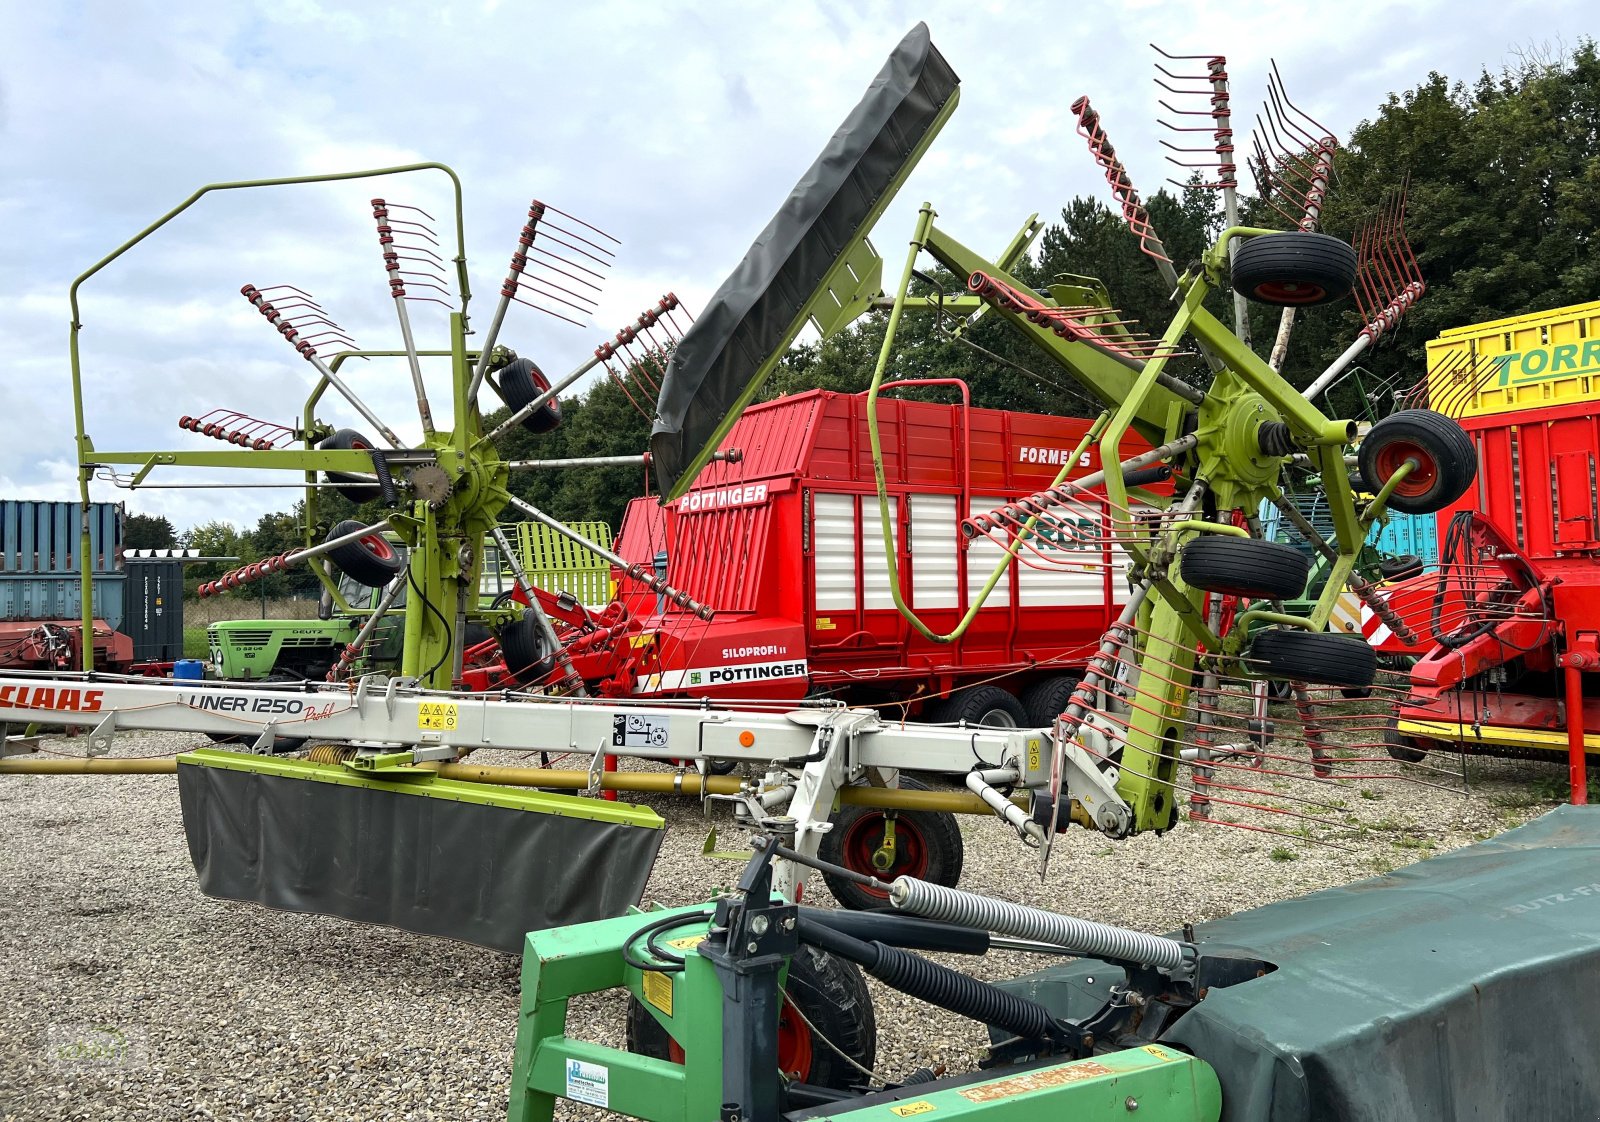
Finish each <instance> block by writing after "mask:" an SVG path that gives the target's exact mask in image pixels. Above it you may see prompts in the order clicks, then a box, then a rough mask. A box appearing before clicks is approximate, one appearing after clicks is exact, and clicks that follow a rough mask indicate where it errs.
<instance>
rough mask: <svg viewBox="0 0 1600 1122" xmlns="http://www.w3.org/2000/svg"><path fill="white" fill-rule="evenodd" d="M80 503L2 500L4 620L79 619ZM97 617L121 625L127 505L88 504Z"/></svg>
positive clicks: (0, 605) (0, 616)
mask: <svg viewBox="0 0 1600 1122" xmlns="http://www.w3.org/2000/svg"><path fill="white" fill-rule="evenodd" d="M79 515H80V507H79V506H78V504H77V503H60V502H43V501H28V500H17V499H5V500H0V620H47V619H61V620H76V619H78V618H80V617H81V616H82V614H83V612H82V604H83V597H82V586H81V585H80V583H79V577H78V573H79V569H78V565H79V555H78V553H79V551H78V546H79V544H80V533H81V527H82V523H81V521H80V518H79ZM89 544H90V560H91V565H92V568H93V588H94V592H93V599H92V606H93V611H94V617H95V618H96V619H103V620H105V621H106V622H107V623H108V624H110V625H111V626H112V627H113V628H118V629H120V628H121V627H122V620H123V614H124V599H125V588H124V585H125V583H126V577H125V576H124V574H123V571H122V505H121V504H120V503H91V504H90V506H89Z"/></svg>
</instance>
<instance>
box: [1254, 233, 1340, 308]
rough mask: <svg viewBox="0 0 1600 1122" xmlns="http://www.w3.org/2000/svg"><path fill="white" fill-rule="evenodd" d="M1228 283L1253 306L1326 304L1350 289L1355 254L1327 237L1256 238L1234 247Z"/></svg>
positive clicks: (1293, 235)
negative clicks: (1254, 302)
mask: <svg viewBox="0 0 1600 1122" xmlns="http://www.w3.org/2000/svg"><path fill="white" fill-rule="evenodd" d="M1231 279H1232V283H1233V290H1234V291H1235V292H1237V293H1238V294H1239V295H1241V296H1243V297H1245V298H1246V299H1247V300H1254V301H1256V303H1258V304H1268V305H1271V306H1272V307H1275V308H1310V307H1315V306H1316V305H1318V304H1331V303H1332V302H1333V301H1335V300H1341V299H1343V298H1344V297H1346V296H1348V295H1349V294H1350V290H1351V289H1352V288H1354V287H1355V283H1356V251H1355V250H1354V249H1351V248H1350V244H1349V243H1348V242H1344V241H1340V240H1339V239H1338V238H1335V237H1330V236H1329V235H1327V234H1308V233H1305V232H1304V231H1292V232H1290V233H1285V234H1260V235H1257V236H1256V237H1253V238H1250V239H1248V240H1246V241H1244V242H1241V243H1239V248H1238V251H1237V252H1236V253H1235V254H1234V256H1233V272H1232V278H1231Z"/></svg>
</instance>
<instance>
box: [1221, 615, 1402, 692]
mask: <svg viewBox="0 0 1600 1122" xmlns="http://www.w3.org/2000/svg"><path fill="white" fill-rule="evenodd" d="M1249 657H1250V658H1252V659H1255V660H1256V661H1257V662H1260V663H1261V664H1262V665H1261V666H1260V667H1259V668H1258V669H1260V670H1261V671H1262V672H1263V673H1267V674H1271V675H1273V676H1274V677H1278V678H1287V679H1289V680H1290V681H1291V682H1313V683H1315V684H1317V685H1321V686H1353V687H1357V688H1360V687H1363V686H1370V685H1372V683H1373V681H1374V680H1376V678H1377V676H1378V653H1377V652H1376V651H1374V650H1373V649H1372V648H1371V647H1369V646H1368V645H1367V643H1366V641H1365V640H1364V639H1353V638H1351V637H1350V636H1348V635H1335V634H1334V633H1332V632H1331V631H1301V630H1300V629H1299V628H1295V627H1272V628H1268V629H1267V630H1265V631H1261V632H1258V633H1257V634H1256V636H1255V638H1253V639H1252V640H1251V641H1250V651H1249Z"/></svg>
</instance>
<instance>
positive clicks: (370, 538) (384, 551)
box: [361, 534, 394, 561]
mask: <svg viewBox="0 0 1600 1122" xmlns="http://www.w3.org/2000/svg"><path fill="white" fill-rule="evenodd" d="M361 545H362V548H364V549H365V550H366V551H367V552H368V553H370V554H372V556H374V557H376V558H377V559H378V560H379V561H388V560H390V559H391V558H392V557H394V550H392V549H390V548H389V543H388V542H386V541H384V540H383V538H381V537H380V536H378V535H377V534H368V535H367V536H366V537H364V538H362V539H361Z"/></svg>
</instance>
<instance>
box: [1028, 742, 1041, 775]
mask: <svg viewBox="0 0 1600 1122" xmlns="http://www.w3.org/2000/svg"><path fill="white" fill-rule="evenodd" d="M1043 766H1044V765H1043V763H1042V762H1041V756H1040V752H1039V738H1038V737H1034V738H1032V739H1030V740H1029V741H1028V770H1029V771H1038V770H1039V769H1040V768H1041V767H1043Z"/></svg>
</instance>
